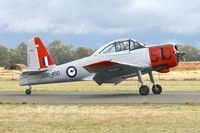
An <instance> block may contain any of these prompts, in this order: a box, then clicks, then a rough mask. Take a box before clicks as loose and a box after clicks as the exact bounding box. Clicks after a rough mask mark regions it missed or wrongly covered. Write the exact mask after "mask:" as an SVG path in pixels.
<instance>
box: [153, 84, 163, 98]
mask: <svg viewBox="0 0 200 133" xmlns="http://www.w3.org/2000/svg"><path fill="white" fill-rule="evenodd" d="M152 92H153V94H157V95H158V94H160V93H161V92H162V87H161V86H160V85H159V84H156V85H153V87H152Z"/></svg>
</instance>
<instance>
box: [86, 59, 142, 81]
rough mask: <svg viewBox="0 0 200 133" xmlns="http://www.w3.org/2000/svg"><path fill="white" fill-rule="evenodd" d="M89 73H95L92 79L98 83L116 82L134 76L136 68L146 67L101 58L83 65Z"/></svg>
mask: <svg viewBox="0 0 200 133" xmlns="http://www.w3.org/2000/svg"><path fill="white" fill-rule="evenodd" d="M84 68H85V69H86V70H87V71H88V72H89V73H95V76H94V78H93V79H94V80H95V81H96V82H97V83H98V84H99V85H101V84H103V83H115V84H118V83H120V82H121V81H123V80H124V79H126V78H128V77H131V76H135V75H133V74H134V73H136V72H137V71H138V70H142V69H144V68H146V67H144V66H137V65H132V64H127V63H121V62H114V61H111V60H103V61H99V62H96V63H92V64H89V65H86V66H84Z"/></svg>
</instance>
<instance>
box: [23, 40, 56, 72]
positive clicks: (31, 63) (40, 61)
mask: <svg viewBox="0 0 200 133" xmlns="http://www.w3.org/2000/svg"><path fill="white" fill-rule="evenodd" d="M27 59H28V70H29V71H37V70H42V69H45V68H48V67H50V66H55V63H54V61H53V59H52V58H51V56H50V55H49V52H48V51H47V49H46V48H45V46H44V44H43V43H42V41H41V39H40V38H37V37H36V38H34V39H31V40H30V41H29V42H28V44H27Z"/></svg>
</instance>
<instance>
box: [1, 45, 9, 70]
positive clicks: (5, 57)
mask: <svg viewBox="0 0 200 133" xmlns="http://www.w3.org/2000/svg"><path fill="white" fill-rule="evenodd" d="M9 61H10V57H9V50H8V48H6V47H4V46H3V45H1V44H0V66H5V65H8V64H9Z"/></svg>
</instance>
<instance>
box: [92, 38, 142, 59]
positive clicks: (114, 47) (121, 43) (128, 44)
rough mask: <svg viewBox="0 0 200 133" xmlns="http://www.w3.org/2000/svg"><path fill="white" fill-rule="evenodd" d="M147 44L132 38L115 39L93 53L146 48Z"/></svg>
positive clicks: (100, 53)
mask: <svg viewBox="0 0 200 133" xmlns="http://www.w3.org/2000/svg"><path fill="white" fill-rule="evenodd" d="M144 47H145V45H144V44H142V43H139V42H137V41H135V40H132V39H121V40H115V41H112V42H110V43H108V44H105V45H104V46H103V47H101V48H100V49H98V50H97V51H96V52H95V53H94V54H93V55H102V54H110V53H118V52H122V51H132V50H136V49H140V48H144Z"/></svg>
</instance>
